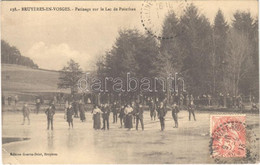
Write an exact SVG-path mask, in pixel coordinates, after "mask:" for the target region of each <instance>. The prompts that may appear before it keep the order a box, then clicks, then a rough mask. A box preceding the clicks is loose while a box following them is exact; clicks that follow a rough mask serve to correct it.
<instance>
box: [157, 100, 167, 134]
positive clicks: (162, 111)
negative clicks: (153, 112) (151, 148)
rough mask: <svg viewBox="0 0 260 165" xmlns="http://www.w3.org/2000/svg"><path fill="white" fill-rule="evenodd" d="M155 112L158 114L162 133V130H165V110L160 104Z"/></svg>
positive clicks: (161, 103)
mask: <svg viewBox="0 0 260 165" xmlns="http://www.w3.org/2000/svg"><path fill="white" fill-rule="evenodd" d="M157 112H158V118H159V120H160V124H161V131H164V129H165V116H166V113H167V110H166V108H165V106H164V104H163V102H160V105H159V107H158V108H157Z"/></svg>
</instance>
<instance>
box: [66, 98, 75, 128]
mask: <svg viewBox="0 0 260 165" xmlns="http://www.w3.org/2000/svg"><path fill="white" fill-rule="evenodd" d="M66 112H67V115H66V116H67V122H68V124H69V128H70V125H71V127H72V128H73V115H74V111H73V108H72V105H71V103H70V104H69V107H68V108H67V110H66Z"/></svg>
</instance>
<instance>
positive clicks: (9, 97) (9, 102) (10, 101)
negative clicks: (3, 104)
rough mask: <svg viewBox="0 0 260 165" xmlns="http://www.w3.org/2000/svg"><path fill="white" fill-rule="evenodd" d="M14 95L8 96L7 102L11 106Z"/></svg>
mask: <svg viewBox="0 0 260 165" xmlns="http://www.w3.org/2000/svg"><path fill="white" fill-rule="evenodd" d="M12 100H13V99H12V96H8V97H7V102H8V105H9V106H10V105H11V103H12Z"/></svg>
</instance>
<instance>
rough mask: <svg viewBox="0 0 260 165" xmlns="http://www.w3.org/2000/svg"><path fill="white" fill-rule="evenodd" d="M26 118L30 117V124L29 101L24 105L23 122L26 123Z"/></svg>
mask: <svg viewBox="0 0 260 165" xmlns="http://www.w3.org/2000/svg"><path fill="white" fill-rule="evenodd" d="M25 118H27V119H28V125H30V108H29V107H28V105H27V103H24V105H23V123H22V125H24V124H25Z"/></svg>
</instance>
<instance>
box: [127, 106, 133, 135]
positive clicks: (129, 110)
mask: <svg viewBox="0 0 260 165" xmlns="http://www.w3.org/2000/svg"><path fill="white" fill-rule="evenodd" d="M125 114H126V119H125V128H128V130H130V129H131V128H133V119H132V115H133V108H132V107H131V106H130V105H129V104H128V105H127V107H126V108H125Z"/></svg>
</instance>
